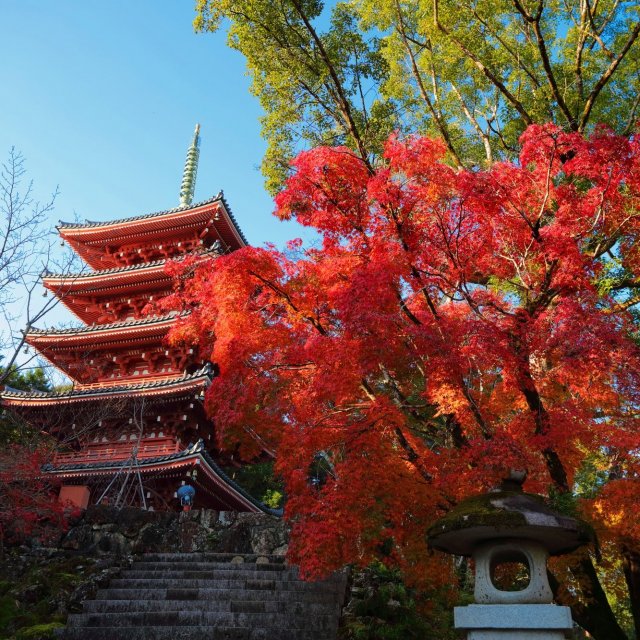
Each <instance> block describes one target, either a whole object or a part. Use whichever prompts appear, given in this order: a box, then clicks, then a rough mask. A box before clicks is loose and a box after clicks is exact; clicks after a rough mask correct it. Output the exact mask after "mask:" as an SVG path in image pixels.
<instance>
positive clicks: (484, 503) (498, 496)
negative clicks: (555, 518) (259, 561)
mask: <svg viewBox="0 0 640 640" xmlns="http://www.w3.org/2000/svg"><path fill="white" fill-rule="evenodd" d="M516 496H519V497H522V496H527V497H528V498H533V499H534V500H536V501H537V502H539V503H540V505H541V506H542V507H544V501H543V500H542V498H540V496H536V495H533V494H530V493H521V492H519V491H499V492H495V493H483V494H481V495H478V496H472V497H471V498H466V499H465V500H463V501H462V502H460V503H459V504H458V505H456V506H455V507H454V508H453V509H451V511H449V513H447V514H446V515H445V516H443V517H442V518H440V519H439V520H438V521H437V522H435V523H434V524H433V525H432V526H431V527H430V528H429V531H428V532H427V538H431V537H435V536H439V535H442V534H443V533H449V532H451V531H460V530H461V529H470V528H471V527H500V528H505V529H510V528H514V527H521V526H525V525H526V524H527V520H526V518H525V516H524V514H523V513H520V512H518V511H506V510H505V509H502V508H501V507H498V506H496V505H495V504H493V502H495V501H498V500H504V499H505V498H509V497H516Z"/></svg>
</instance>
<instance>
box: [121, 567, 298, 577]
mask: <svg viewBox="0 0 640 640" xmlns="http://www.w3.org/2000/svg"><path fill="white" fill-rule="evenodd" d="M120 577H121V578H127V579H133V580H146V579H147V578H151V579H154V580H155V579H157V578H166V579H171V580H183V579H193V578H195V579H203V580H217V579H218V578H220V579H223V580H246V579H252V580H297V579H298V572H297V571H296V570H295V569H285V570H282V571H278V572H274V571H261V570H257V569H254V570H252V571H251V570H250V571H247V570H246V569H244V570H243V569H223V570H220V569H213V570H212V569H201V568H200V567H191V568H190V569H154V570H149V569H124V570H123V571H121V572H120Z"/></svg>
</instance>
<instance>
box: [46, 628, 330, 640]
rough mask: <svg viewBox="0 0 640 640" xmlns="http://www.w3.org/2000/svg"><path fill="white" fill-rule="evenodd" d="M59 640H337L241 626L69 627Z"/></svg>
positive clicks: (315, 634) (302, 632) (308, 631)
mask: <svg viewBox="0 0 640 640" xmlns="http://www.w3.org/2000/svg"><path fill="white" fill-rule="evenodd" d="M57 637H58V638H59V639H60V640H335V637H336V632H335V631H320V630H318V629H311V628H309V629H288V628H282V629H278V630H277V631H275V632H274V630H273V629H268V628H254V629H247V628H242V627H217V626H216V627H214V626H209V627H207V626H205V627H95V628H91V629H88V628H83V627H77V628H70V629H69V628H67V629H63V630H62V631H61V632H59V633H58V634H57Z"/></svg>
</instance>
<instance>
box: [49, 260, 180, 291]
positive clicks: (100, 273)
mask: <svg viewBox="0 0 640 640" xmlns="http://www.w3.org/2000/svg"><path fill="white" fill-rule="evenodd" d="M167 262H170V260H166V259H165V260H154V261H152V262H141V263H140V264H132V265H129V266H126V267H112V268H111V269H96V270H94V271H82V272H79V273H68V274H57V273H51V274H47V275H45V276H43V278H42V284H43V285H44V286H45V287H46V288H47V289H49V290H51V291H53V290H57V289H64V293H65V294H66V292H67V291H76V290H82V291H83V292H86V293H93V291H95V290H102V289H107V288H108V289H111V288H115V287H117V286H118V285H120V284H121V283H122V282H128V281H131V282H138V281H139V280H140V279H141V278H144V277H145V276H148V275H156V273H157V272H160V273H164V266H165V265H166V264H167ZM168 278H169V276H167V279H168ZM103 281H104V282H106V283H107V285H102V286H99V287H98V286H96V287H95V288H92V286H91V285H94V284H96V285H97V284H98V283H101V282H103Z"/></svg>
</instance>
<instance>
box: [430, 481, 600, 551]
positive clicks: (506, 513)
mask: <svg viewBox="0 0 640 640" xmlns="http://www.w3.org/2000/svg"><path fill="white" fill-rule="evenodd" d="M517 475H518V474H514V473H512V475H511V477H510V478H509V479H508V480H506V481H505V482H503V484H502V485H501V486H500V487H499V488H498V489H497V490H495V491H493V492H490V493H485V494H482V495H478V496H473V497H471V498H467V499H466V500H463V501H462V502H460V504H458V505H457V506H456V507H455V508H454V509H452V510H451V511H450V512H449V513H448V514H447V515H446V516H444V517H443V518H441V519H440V520H438V521H437V522H436V523H434V524H433V526H432V527H431V528H430V529H429V531H428V532H427V538H428V540H429V544H430V545H431V546H432V547H433V548H434V549H438V550H440V551H445V552H447V553H451V554H454V555H459V556H471V555H473V552H474V549H475V548H476V547H477V546H478V545H480V544H482V543H484V542H486V541H488V540H497V539H506V538H509V539H513V538H518V539H525V540H531V541H534V542H538V543H539V544H540V545H541V546H542V547H544V548H545V549H546V550H547V551H548V552H549V554H550V555H560V554H563V553H569V552H571V551H574V550H575V549H577V548H578V547H580V546H582V545H584V544H587V543H589V542H592V541H593V539H594V533H593V531H592V529H591V528H590V527H589V525H588V524H586V523H585V522H583V521H581V520H578V519H576V518H572V517H570V516H567V515H564V514H561V513H559V512H557V511H555V510H553V509H551V508H550V507H549V506H548V505H547V504H546V503H545V500H544V499H543V498H542V497H540V496H538V495H534V494H530V493H523V491H522V483H523V482H524V474H519V475H520V477H517Z"/></svg>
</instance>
